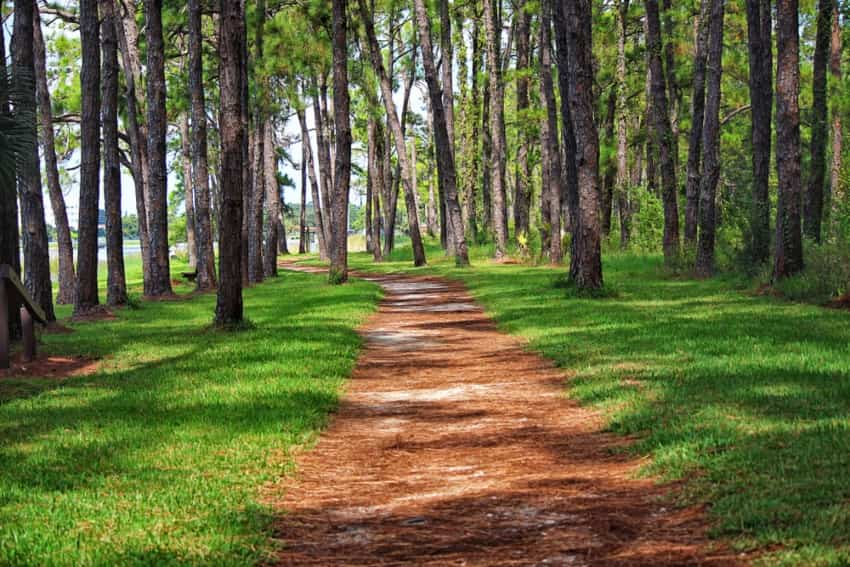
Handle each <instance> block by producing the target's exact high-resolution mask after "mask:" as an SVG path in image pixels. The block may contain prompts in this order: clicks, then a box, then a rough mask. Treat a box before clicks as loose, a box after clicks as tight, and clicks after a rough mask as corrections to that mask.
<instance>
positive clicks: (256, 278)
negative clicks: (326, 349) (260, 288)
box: [248, 116, 276, 283]
mask: <svg viewBox="0 0 850 567" xmlns="http://www.w3.org/2000/svg"><path fill="white" fill-rule="evenodd" d="M252 134H253V138H254V144H253V148H254V151H253V155H252V156H251V157H252V163H253V164H254V167H253V171H254V176H253V180H254V188H253V189H252V191H251V204H250V206H249V220H248V281H249V282H251V283H258V282H261V281H263V207H264V205H265V200H266V175H265V171H264V169H263V160H264V155H265V152H266V149H265V146H266V144H265V138H264V136H263V122H262V121H261V119H260V117H259V116H257V117H256V120H255V124H254V131H253V133H252ZM275 256H276V255H275Z"/></svg>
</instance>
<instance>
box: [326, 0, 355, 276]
mask: <svg viewBox="0 0 850 567" xmlns="http://www.w3.org/2000/svg"><path fill="white" fill-rule="evenodd" d="M347 5H348V0H333V35H332V42H331V43H332V46H333V89H334V93H333V104H334V134H335V138H336V140H335V142H336V145H335V155H334V184H333V195H332V196H331V206H330V209H331V265H330V270H329V272H328V281H329V283H332V284H340V283H345V282H346V281H348V190H349V185H350V182H351V124H350V116H349V104H350V101H349V94H348V40H347V37H348V21H347V14H346V7H347Z"/></svg>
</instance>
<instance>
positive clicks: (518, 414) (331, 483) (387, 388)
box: [269, 266, 743, 566]
mask: <svg viewBox="0 0 850 567" xmlns="http://www.w3.org/2000/svg"><path fill="white" fill-rule="evenodd" d="M286 267H288V268H290V269H291V268H292V266H286ZM363 277H365V279H369V280H371V281H374V282H376V283H378V284H380V285H381V286H382V287H383V288H384V291H385V298H384V300H383V302H382V303H381V305H380V309H379V311H378V312H377V313H376V314H375V315H374V316H373V317H372V318H371V319H370V320H369V322H368V323H367V324H366V325H365V326H364V327H363V328H362V334H363V336H364V338H365V340H366V347H365V349H364V351H363V353H362V354H361V357H360V359H359V361H358V364H357V366H356V369H355V370H354V373H353V375H352V378H351V380H350V382H349V385H348V389H347V391H346V394H345V396H344V398H343V400H342V403H341V405H340V407H339V410H338V411H337V413H336V414H335V416H334V418H333V421H332V423H331V426H330V427H329V428H328V429H327V431H325V432H324V433H323V435H322V437H321V439H320V441H319V443H318V444H317V445H316V447H315V448H313V449H312V450H310V451H309V452H306V453H304V454H302V455H300V456H299V457H298V458H297V463H298V473H297V475H296V476H295V477H294V478H292V479H286V480H285V481H284V483H283V484H282V485H279V486H276V487H275V488H273V489H271V491H272V493H271V494H270V495H269V497H270V499H271V500H273V501H274V502H275V503H276V504H277V505H278V506H279V507H280V508H281V510H282V513H281V517H280V519H279V520H278V522H277V524H276V530H275V531H276V538H277V539H279V540H280V542H281V547H282V550H281V552H280V555H279V557H278V563H279V564H280V565H335V566H353V565H364V566H365V565H476V566H478V565H480V566H504V565H729V564H738V563H740V562H743V558H741V557H737V556H735V555H734V554H732V553H731V552H729V551H728V550H727V549H725V548H722V547H718V546H717V545H716V544H714V543H713V542H709V541H708V539H707V538H706V536H705V534H704V532H705V519H704V517H703V515H702V513H701V512H700V511H699V510H695V509H685V510H679V509H673V508H671V507H670V506H669V504H665V502H664V501H663V500H662V498H661V497H662V496H664V495H665V494H667V493H668V492H669V490H670V488H669V487H667V488H665V487H662V486H658V485H656V484H655V483H654V482H653V481H652V480H647V479H635V478H634V473H635V471H636V469H637V467H638V466H639V464H640V463H639V461H638V460H637V459H635V458H633V457H629V456H624V455H622V454H615V452H614V451H612V450H614V449H617V448H621V447H622V446H623V445H624V443H627V441H626V440H624V439H623V438H622V437H616V436H614V435H611V434H606V433H603V432H602V431H601V428H602V420H601V419H600V417H599V416H598V415H597V414H595V413H594V412H593V411H591V410H588V409H585V408H582V407H579V406H578V405H577V404H575V403H574V402H572V401H570V400H569V399H567V398H566V397H565V396H564V382H565V380H566V379H567V377H566V376H565V374H564V373H563V371H561V370H559V369H557V368H555V367H554V366H553V365H552V364H551V363H549V362H548V361H546V360H544V359H543V358H541V357H539V356H538V355H536V354H533V353H530V352H528V351H526V350H524V349H523V345H522V343H521V342H520V341H519V340H518V339H516V338H514V337H511V336H509V335H507V334H504V333H502V332H499V331H498V330H497V328H496V326H495V324H494V323H493V321H492V320H491V319H490V318H489V317H487V315H485V314H484V312H483V311H482V310H481V308H480V307H479V306H478V305H477V304H476V303H475V302H474V300H473V299H472V298H471V297H470V296H469V295H468V294H467V293H466V291H465V289H464V288H463V286H462V285H461V284H458V283H455V282H450V281H447V280H441V279H437V278H414V277H410V276H401V275H387V276H363Z"/></svg>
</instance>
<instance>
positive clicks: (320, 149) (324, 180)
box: [313, 91, 333, 259]
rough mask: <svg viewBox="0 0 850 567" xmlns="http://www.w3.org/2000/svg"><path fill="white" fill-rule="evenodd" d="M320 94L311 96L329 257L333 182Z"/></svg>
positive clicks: (321, 205) (321, 204) (326, 245)
mask: <svg viewBox="0 0 850 567" xmlns="http://www.w3.org/2000/svg"><path fill="white" fill-rule="evenodd" d="M320 98H321V96H320V94H319V92H318V91H317V92H316V94H315V95H314V96H313V122H314V124H315V127H316V156H317V161H318V165H319V194H320V195H321V201H320V202H319V203H318V204H319V206H320V207H321V209H322V219H323V220H324V224H323V228H324V231H325V250H326V252H327V254H328V259H330V254H331V214H330V193H331V190H330V188H331V186H332V184H333V182H332V181H331V177H332V175H331V165H330V152H329V151H328V145H327V140H326V138H327V136H326V135H325V118H324V112H323V111H322V108H321V103H320V102H319V100H320Z"/></svg>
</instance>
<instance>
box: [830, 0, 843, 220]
mask: <svg viewBox="0 0 850 567" xmlns="http://www.w3.org/2000/svg"><path fill="white" fill-rule="evenodd" d="M833 9H834V10H835V16H834V17H833V19H832V42H831V44H830V58H829V71H830V74H831V75H832V80H833V82H834V85H835V87H834V88H835V91H834V92H835V93H836V94H837V93H839V92H841V90H840V89H841V50H842V44H841V13H840V12H839V10H838V0H836V3H835V7H834V8H833ZM842 138H843V136H842V132H841V105H840V104H838V103H837V102H836V103H833V105H832V166H831V168H830V169H831V171H830V196H831V199H832V208H833V210H835V207H836V205H838V204H840V203H842V202H843V200H844V198H845V195H843V194H842V186H841V152H842V145H841V142H842Z"/></svg>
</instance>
